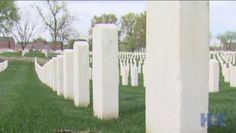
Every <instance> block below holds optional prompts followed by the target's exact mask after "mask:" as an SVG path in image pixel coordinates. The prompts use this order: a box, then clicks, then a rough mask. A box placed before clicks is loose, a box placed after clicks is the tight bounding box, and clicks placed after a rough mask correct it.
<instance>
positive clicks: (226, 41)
mask: <svg viewBox="0 0 236 133" xmlns="http://www.w3.org/2000/svg"><path fill="white" fill-rule="evenodd" d="M217 39H219V40H220V41H221V43H222V44H223V48H224V49H226V50H229V49H231V45H232V41H233V40H236V32H231V31H227V32H225V33H223V34H219V35H218V36H217Z"/></svg>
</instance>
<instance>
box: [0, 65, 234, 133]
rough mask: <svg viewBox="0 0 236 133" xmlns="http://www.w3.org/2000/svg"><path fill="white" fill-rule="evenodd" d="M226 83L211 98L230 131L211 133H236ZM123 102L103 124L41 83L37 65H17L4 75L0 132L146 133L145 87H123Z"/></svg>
mask: <svg viewBox="0 0 236 133" xmlns="http://www.w3.org/2000/svg"><path fill="white" fill-rule="evenodd" d="M141 81H142V78H140V82H141ZM222 81H223V79H222V77H221V82H220V87H221V90H220V91H221V92H220V93H214V94H210V107H209V108H210V112H212V113H224V112H226V113H228V115H227V120H226V127H217V126H214V127H210V128H209V133H235V132H236V88H230V87H229V84H228V83H224V82H222ZM91 93H92V91H91ZM119 98H120V100H119V101H120V116H119V119H117V120H106V121H102V120H99V119H97V118H95V117H93V110H92V103H91V105H90V106H89V107H88V108H77V107H75V106H74V105H73V101H71V100H64V98H63V97H62V96H57V95H56V93H55V92H53V91H52V90H51V89H49V88H48V87H47V86H46V85H44V84H42V83H41V82H40V81H39V80H38V78H37V76H36V73H35V72H34V64H33V63H29V62H21V61H13V62H10V63H9V67H8V69H7V70H6V71H4V72H1V73H0V132H1V133H11V132H12V133H47V132H48V133H53V132H55V130H57V129H71V130H73V131H95V132H101V133H145V90H144V87H143V85H142V83H141V84H140V86H139V87H130V86H128V87H120V95H119ZM91 101H92V97H91ZM199 119H200V116H199ZM199 124H200V123H199ZM170 128H171V127H170Z"/></svg>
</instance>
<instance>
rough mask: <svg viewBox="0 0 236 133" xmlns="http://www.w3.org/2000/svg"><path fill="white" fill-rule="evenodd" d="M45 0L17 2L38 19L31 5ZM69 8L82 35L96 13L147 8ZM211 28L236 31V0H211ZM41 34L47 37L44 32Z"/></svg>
mask: <svg viewBox="0 0 236 133" xmlns="http://www.w3.org/2000/svg"><path fill="white" fill-rule="evenodd" d="M42 3H43V1H40V2H32V1H17V2H16V4H17V6H18V8H19V9H20V11H21V12H22V13H23V14H24V13H29V12H30V13H31V14H32V15H33V16H34V17H36V19H37V18H38V20H39V24H40V22H41V21H40V20H41V19H40V18H39V16H38V15H37V13H36V12H35V10H34V9H32V7H31V6H30V5H32V4H39V5H42ZM66 4H67V6H68V10H69V11H70V13H71V14H72V15H74V16H76V18H77V20H76V21H75V22H74V24H73V27H75V28H76V29H77V30H78V31H79V33H80V34H81V35H82V36H87V35H88V29H89V27H90V21H91V18H92V17H93V16H94V15H100V14H102V13H114V14H116V15H117V16H118V17H120V16H122V15H124V14H126V13H128V12H135V13H140V12H143V11H144V10H146V2H145V1H66ZM210 30H211V33H212V34H213V36H216V35H217V34H219V33H223V32H225V31H228V30H231V31H236V2H235V1H211V2H210ZM40 36H43V37H45V38H46V37H47V36H48V35H47V34H45V33H43V34H41V35H40Z"/></svg>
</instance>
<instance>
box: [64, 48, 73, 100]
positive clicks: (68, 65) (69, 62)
mask: <svg viewBox="0 0 236 133" xmlns="http://www.w3.org/2000/svg"><path fill="white" fill-rule="evenodd" d="M63 54H64V55H63V76H64V77H63V78H64V79H63V81H64V88H63V89H64V91H63V94H64V97H65V98H66V99H71V100H73V97H74V91H73V74H74V72H73V50H71V49H66V50H64V52H63Z"/></svg>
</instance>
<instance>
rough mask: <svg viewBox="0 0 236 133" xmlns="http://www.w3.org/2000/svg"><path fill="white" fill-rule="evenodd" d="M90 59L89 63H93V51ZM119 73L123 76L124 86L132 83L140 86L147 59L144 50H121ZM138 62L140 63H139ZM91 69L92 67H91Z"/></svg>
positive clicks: (122, 83)
mask: <svg viewBox="0 0 236 133" xmlns="http://www.w3.org/2000/svg"><path fill="white" fill-rule="evenodd" d="M89 55H90V60H89V63H92V52H90V53H89ZM118 59H119V74H120V76H121V82H119V83H120V84H121V85H123V86H127V85H129V77H130V80H131V81H130V83H131V84H130V85H131V86H138V85H139V74H143V65H144V60H145V53H144V52H135V53H133V52H119V55H118ZM137 62H138V63H137ZM89 69H92V68H91V67H90V68H89Z"/></svg>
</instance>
